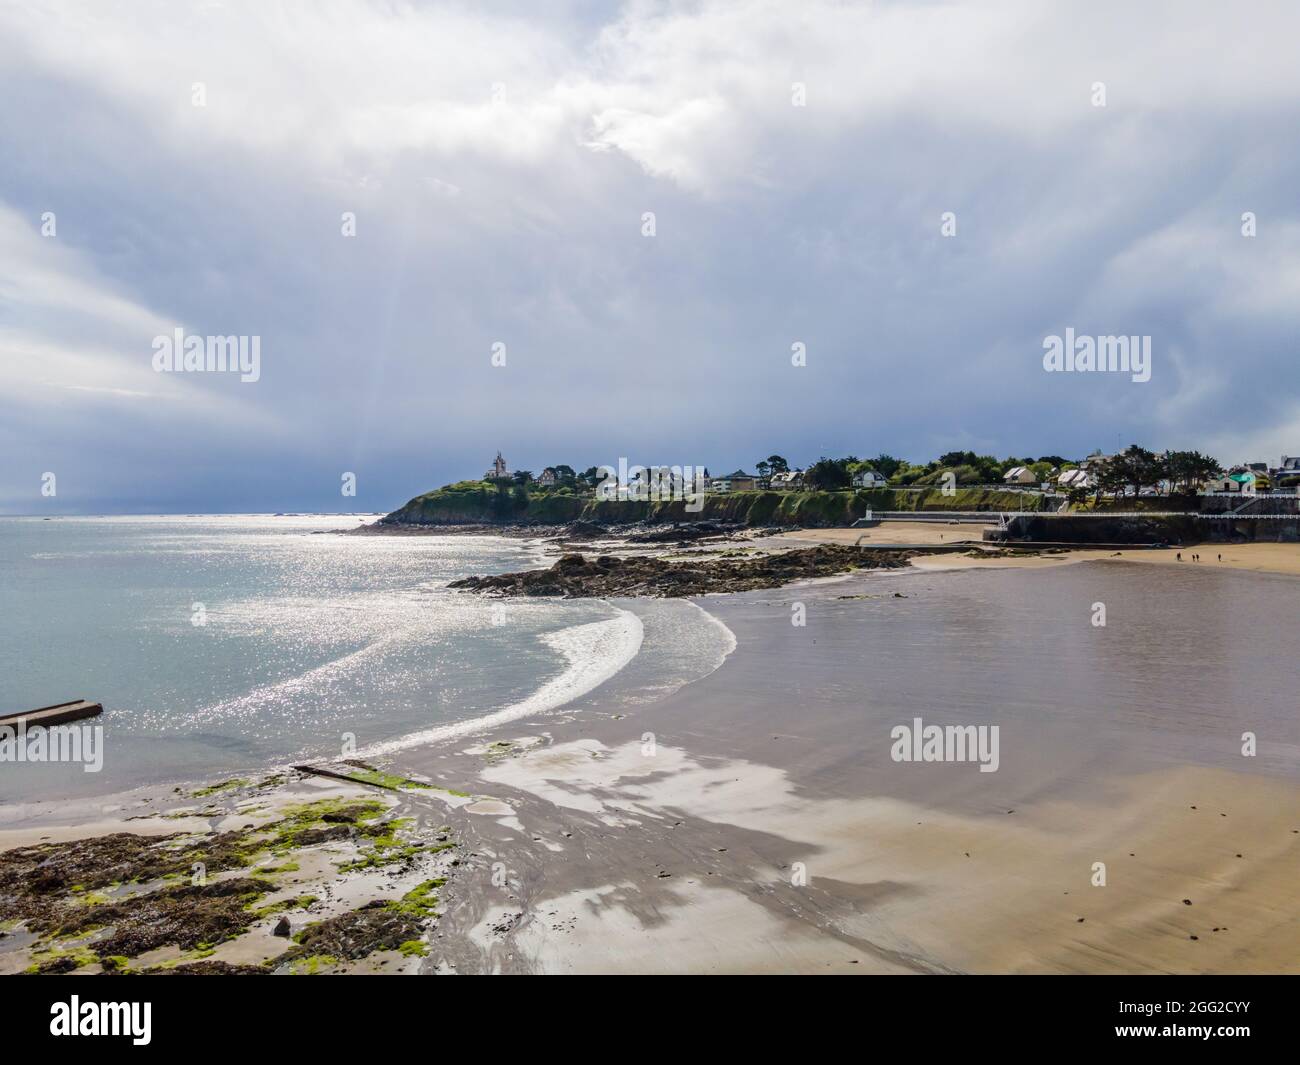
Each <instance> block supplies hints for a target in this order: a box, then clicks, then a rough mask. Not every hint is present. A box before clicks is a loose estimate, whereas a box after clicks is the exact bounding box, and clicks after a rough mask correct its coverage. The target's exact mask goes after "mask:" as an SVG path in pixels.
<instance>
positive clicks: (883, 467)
mask: <svg viewBox="0 0 1300 1065" xmlns="http://www.w3.org/2000/svg"><path fill="white" fill-rule="evenodd" d="M870 465H871V468H872V469H873V470H875V471H876V472H877V473H878V474H880V476H881V477H884V478H885V479H888V478H890V477H893V476H894V474H896V473H897V472H898V471H899V470H900V469H902V467H903V466H904V465H905V463H904V462H903V460H902V459H896V458H894V456H893V455H886V454H885V453H884V452H883V451H882V452H881V453H880V454H879V455H877V456H876V457H875V458H874V459H871V460H870Z"/></svg>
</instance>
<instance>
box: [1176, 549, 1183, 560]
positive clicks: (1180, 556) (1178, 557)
mask: <svg viewBox="0 0 1300 1065" xmlns="http://www.w3.org/2000/svg"><path fill="white" fill-rule="evenodd" d="M1174 558H1176V559H1178V561H1179V562H1181V561H1182V560H1183V553H1182V552H1181V551H1179V552H1178V554H1176V555H1175V556H1174Z"/></svg>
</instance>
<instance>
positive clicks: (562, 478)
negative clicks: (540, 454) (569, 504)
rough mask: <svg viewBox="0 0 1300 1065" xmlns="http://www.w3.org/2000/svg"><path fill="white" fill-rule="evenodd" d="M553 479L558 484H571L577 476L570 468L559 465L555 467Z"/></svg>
mask: <svg viewBox="0 0 1300 1065" xmlns="http://www.w3.org/2000/svg"><path fill="white" fill-rule="evenodd" d="M555 479H556V481H558V482H559V483H560V484H573V483H574V482H575V481H576V480H577V479H578V475H577V474H576V473H574V472H573V467H572V466H563V465H561V466H556V467H555Z"/></svg>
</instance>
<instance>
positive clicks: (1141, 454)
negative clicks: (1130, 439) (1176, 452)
mask: <svg viewBox="0 0 1300 1065" xmlns="http://www.w3.org/2000/svg"><path fill="white" fill-rule="evenodd" d="M1123 459H1124V465H1125V468H1126V469H1127V472H1128V479H1129V483H1130V484H1131V485H1133V487H1134V488H1135V489H1136V490H1137V494H1138V495H1141V494H1142V489H1143V488H1159V487H1160V482H1161V481H1163V480H1164V479H1165V478H1166V477H1167V476H1168V469H1167V467H1166V465H1165V460H1164V459H1163V458H1162V457H1161V456H1160V455H1157V454H1156V453H1155V452H1154V451H1148V450H1147V449H1146V448H1144V447H1138V446H1137V444H1130V445H1129V446H1128V447H1127V448H1126V449H1125V450H1124V453H1123Z"/></svg>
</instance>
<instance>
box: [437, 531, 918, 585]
mask: <svg viewBox="0 0 1300 1065" xmlns="http://www.w3.org/2000/svg"><path fill="white" fill-rule="evenodd" d="M928 553H929V552H928V551H926V550H925V549H915V550H907V551H872V550H866V549H859V548H856V547H848V546H843V545H839V544H821V545H819V546H817V547H810V548H805V549H801V550H795V551H782V552H779V553H775V554H744V555H741V554H735V555H723V556H721V557H711V558H700V559H687V560H679V561H670V560H668V559H662V558H647V557H643V556H630V557H616V556H614V555H597V556H595V557H587V556H584V555H580V554H571V555H563V556H561V558H560V559H559V560H558V561H557V562H556V563H555V564H554V565H553V566H551V568H550V569H542V570H525V571H523V572H520V573H502V574H498V575H495V576H488V577H466V578H465V579H464V580H459V581H453V582H452V583H451V585H450V586H451V587H452V588H463V589H466V590H468V591H472V592H482V593H487V594H491V595H500V596H563V597H566V598H583V597H604V596H637V595H645V596H664V597H670V598H671V597H679V596H686V595H704V594H707V593H709V592H743V591H748V590H750V589H754V588H776V587H779V586H780V585H783V584H789V583H790V582H791V581H796V580H804V579H807V578H809V577H829V576H833V575H835V574H838V573H847V572H849V571H851V570H857V569H898V568H901V567H903V566H906V565H907V564H908V559H910V558H912V557H913V556H914V555H920V554H928Z"/></svg>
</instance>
